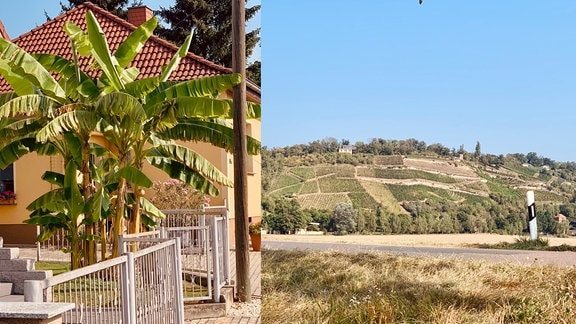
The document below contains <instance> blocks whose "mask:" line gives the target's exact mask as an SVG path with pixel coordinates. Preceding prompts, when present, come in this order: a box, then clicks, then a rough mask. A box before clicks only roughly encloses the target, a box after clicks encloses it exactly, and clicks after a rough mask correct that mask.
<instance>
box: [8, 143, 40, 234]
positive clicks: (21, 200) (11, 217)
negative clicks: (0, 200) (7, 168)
mask: <svg viewBox="0 0 576 324" xmlns="http://www.w3.org/2000/svg"><path fill="white" fill-rule="evenodd" d="M49 167H50V158H49V157H47V156H39V155H36V154H35V153H32V154H28V155H26V156H24V157H23V158H21V159H20V160H18V162H16V163H14V192H15V193H16V201H17V203H16V205H0V223H1V224H22V221H24V220H26V219H28V217H29V215H30V212H29V211H28V210H27V209H26V206H28V205H29V204H30V203H31V202H32V201H34V200H35V199H36V198H38V197H39V196H40V195H42V194H43V193H45V192H47V191H49V190H50V184H49V183H48V182H45V181H43V180H41V177H42V174H44V172H45V171H47V170H48V169H49Z"/></svg>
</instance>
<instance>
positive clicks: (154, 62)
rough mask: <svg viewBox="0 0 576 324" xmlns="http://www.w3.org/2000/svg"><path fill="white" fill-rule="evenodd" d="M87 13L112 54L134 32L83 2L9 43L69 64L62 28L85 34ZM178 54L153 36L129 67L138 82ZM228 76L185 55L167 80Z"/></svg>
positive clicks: (1, 88)
mask: <svg viewBox="0 0 576 324" xmlns="http://www.w3.org/2000/svg"><path fill="white" fill-rule="evenodd" d="M89 10H90V11H92V13H93V14H94V16H95V17H96V19H97V20H98V22H99V24H100V26H101V27H102V30H103V31H104V33H105V34H106V37H107V41H108V46H109V47H110V51H111V52H112V53H113V52H115V51H116V50H117V49H118V47H119V46H120V44H121V43H122V42H123V41H124V40H125V39H126V38H127V37H128V35H129V34H130V33H131V32H132V31H134V30H135V29H136V26H134V25H132V24H130V23H128V22H127V21H125V20H123V19H121V18H119V17H117V16H115V15H113V14H112V13H110V12H108V11H106V10H104V9H102V8H100V7H98V6H96V5H94V4H92V3H91V2H85V3H83V4H81V5H79V6H78V7H76V8H74V9H71V10H70V11H68V12H65V13H63V14H61V15H60V16H58V17H56V18H54V19H52V20H50V21H48V22H46V23H44V24H42V25H40V26H38V27H36V28H34V29H32V30H31V31H29V32H27V33H25V34H22V35H20V36H19V37H17V38H15V39H13V40H12V42H13V43H15V44H16V45H18V46H19V47H20V48H22V49H24V50H25V51H27V52H28V53H31V54H37V53H51V54H55V55H59V56H62V57H64V58H66V59H68V60H72V50H71V48H70V41H69V39H68V35H67V34H66V33H65V32H64V29H63V26H64V24H65V23H66V22H67V21H71V22H73V23H74V24H76V25H77V26H78V27H80V28H82V29H83V30H86V22H85V17H86V13H87V12H88V11H89ZM177 50H178V47H177V46H175V45H174V44H172V43H170V42H168V41H165V40H163V39H161V38H159V37H157V36H154V35H153V36H151V37H150V39H149V40H148V42H147V43H146V44H145V45H144V47H143V48H142V50H141V51H140V53H138V55H137V56H136V57H135V58H134V60H133V61H132V63H131V66H136V67H137V68H138V69H139V70H140V74H139V75H138V79H142V78H147V77H151V76H155V75H158V74H159V73H160V71H161V67H162V66H164V65H166V64H168V62H169V61H170V59H171V58H172V56H173V55H174V54H175V53H176V51H177ZM79 62H80V65H81V68H82V70H83V71H84V72H85V73H87V74H88V75H90V76H91V77H96V71H94V70H93V69H91V68H90V64H91V63H90V60H89V59H88V58H81V59H80V60H79ZM231 72H232V70H231V69H229V68H226V67H223V66H221V65H218V64H215V63H213V62H210V61H208V60H206V59H204V58H202V57H200V56H198V55H194V54H192V53H188V55H187V56H186V57H185V58H183V59H182V61H181V62H180V65H178V68H177V69H176V70H175V71H174V72H173V74H172V75H171V77H170V79H171V80H174V81H182V80H189V79H193V78H198V77H206V76H213V75H219V74H226V73H231ZM8 91H11V88H10V86H9V85H8V84H7V83H6V81H5V80H4V79H3V78H2V77H0V93H1V92H8ZM248 91H250V92H251V93H252V94H254V95H256V96H257V97H258V98H259V97H260V89H259V88H258V87H256V86H253V85H251V84H248Z"/></svg>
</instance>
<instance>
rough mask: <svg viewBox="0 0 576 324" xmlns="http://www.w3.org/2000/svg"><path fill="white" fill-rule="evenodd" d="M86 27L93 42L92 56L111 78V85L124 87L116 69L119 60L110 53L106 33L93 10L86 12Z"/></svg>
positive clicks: (120, 88)
mask: <svg viewBox="0 0 576 324" xmlns="http://www.w3.org/2000/svg"><path fill="white" fill-rule="evenodd" d="M86 28H87V30H88V39H89V40H90V43H91V44H92V50H91V53H92V57H94V59H95V60H96V62H98V65H99V66H100V69H102V72H103V73H104V75H105V76H106V77H107V78H108V80H110V83H111V85H112V86H113V87H114V88H115V89H116V90H122V89H124V84H123V83H122V81H120V75H119V73H118V70H117V69H116V68H117V67H118V68H119V67H120V66H119V64H118V61H117V60H116V58H115V57H114V56H112V55H111V54H110V49H109V48H108V41H107V40H106V35H105V34H104V31H102V28H101V27H100V24H98V21H97V20H96V17H94V14H93V13H92V12H91V11H88V13H86Z"/></svg>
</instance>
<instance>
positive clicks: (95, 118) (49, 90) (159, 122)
mask: <svg viewBox="0 0 576 324" xmlns="http://www.w3.org/2000/svg"><path fill="white" fill-rule="evenodd" d="M156 25H157V20H156V19H155V18H153V19H151V20H149V21H148V22H146V23H144V24H143V25H141V26H140V27H139V28H138V29H136V30H135V31H134V32H133V33H132V34H131V35H130V36H129V37H128V38H127V39H126V41H125V42H123V43H122V44H121V45H120V47H119V48H118V50H117V51H116V52H115V53H114V54H113V55H112V54H111V53H110V49H109V48H108V45H107V41H106V37H105V35H104V32H103V31H102V29H101V27H100V25H99V23H98V21H97V20H96V18H95V17H94V15H93V14H92V13H91V12H88V13H87V15H86V26H87V32H86V33H85V32H84V31H83V30H82V29H80V28H79V27H78V26H75V25H74V24H72V23H70V22H68V23H67V24H66V25H65V31H66V32H67V33H68V35H69V37H70V40H71V45H72V47H73V52H74V55H75V57H74V61H73V62H70V61H68V60H66V59H63V58H61V57H57V56H54V55H48V54H43V55H37V56H31V55H28V54H27V53H25V52H24V51H22V50H21V49H19V48H17V46H15V45H14V44H11V43H10V42H9V41H6V40H3V39H0V74H2V76H3V77H4V78H5V79H6V80H7V81H8V82H9V83H10V85H11V86H12V87H13V89H14V94H11V95H10V96H5V97H4V96H3V97H0V105H1V106H0V118H4V119H2V120H1V121H0V127H1V128H0V135H1V134H2V132H5V133H6V134H9V133H10V134H12V135H13V136H10V137H7V140H3V139H2V138H0V153H3V152H10V154H6V155H5V156H6V158H5V157H4V155H3V154H4V153H3V154H2V155H0V156H1V157H0V165H2V163H9V162H10V161H11V162H13V161H15V160H16V159H18V158H19V157H20V156H22V155H24V154H27V153H28V152H31V151H37V152H44V153H48V152H49V151H50V150H46V149H45V150H41V149H40V148H42V147H44V148H46V147H50V144H53V143H55V141H57V140H58V139H59V138H60V137H62V136H63V135H64V134H73V135H74V136H77V137H78V139H79V145H80V151H81V152H82V154H81V157H80V158H79V161H80V162H79V163H76V164H75V165H76V166H77V168H78V169H79V170H80V171H81V173H82V174H83V177H82V184H81V190H80V192H81V193H82V194H83V201H84V206H88V205H90V204H91V203H93V202H94V201H95V198H94V197H96V196H97V195H100V196H102V195H105V194H111V193H110V192H109V191H107V190H108V189H106V190H105V189H104V188H106V186H104V185H103V184H100V185H96V186H95V185H94V182H98V181H103V179H104V178H110V179H113V180H114V181H115V182H112V183H115V184H114V185H113V186H110V185H108V186H107V187H108V188H110V187H114V188H115V196H116V199H115V206H114V207H115V208H113V209H114V210H115V214H114V216H110V217H112V218H113V223H114V227H113V228H114V233H113V242H114V245H113V253H116V252H117V239H116V238H117V236H118V235H119V234H120V230H121V228H122V221H123V219H124V218H125V216H126V215H127V214H128V212H127V204H126V199H127V190H126V189H127V186H128V183H131V184H132V186H133V188H134V204H133V206H132V213H131V215H132V219H131V223H130V230H131V232H138V231H139V230H140V226H141V222H142V221H141V210H142V209H145V210H146V211H147V212H148V213H150V214H153V215H156V216H158V217H162V216H163V215H162V214H161V213H160V212H159V211H158V210H156V209H154V208H153V206H152V205H151V204H150V202H148V201H147V200H146V199H145V198H144V196H143V190H141V188H146V187H148V186H150V185H151V181H149V180H150V179H148V178H147V177H146V176H145V175H144V174H143V173H142V169H143V164H144V162H146V161H147V162H149V163H150V164H151V165H153V166H155V167H158V168H160V169H161V170H163V171H165V172H166V173H167V174H168V175H169V176H171V177H174V178H178V179H181V180H184V181H185V182H186V183H187V184H189V185H191V186H193V187H195V188H197V189H199V190H200V191H202V192H204V193H207V194H211V195H216V194H218V189H217V187H216V185H217V184H219V185H225V186H231V185H232V182H231V181H230V180H229V179H228V178H227V177H226V176H225V175H224V174H223V173H222V172H220V171H219V170H218V169H217V168H216V167H215V166H214V165H212V164H211V163H209V162H208V161H207V160H206V159H204V158H203V157H201V156H200V155H199V154H197V153H196V152H194V151H193V150H191V149H189V148H187V147H185V146H181V145H178V144H176V143H175V142H174V141H173V140H175V139H180V140H189V141H203V142H207V143H211V144H213V145H215V146H217V147H222V148H224V149H226V150H229V151H232V150H233V144H232V143H233V134H234V132H233V129H232V126H231V125H230V122H229V120H230V118H231V116H232V110H233V104H232V102H231V101H230V100H226V99H221V98H220V96H221V94H222V93H223V92H224V91H226V90H228V89H230V88H231V87H232V86H234V85H236V84H238V83H239V82H240V76H239V75H237V74H230V75H220V76H214V77H208V78H201V79H196V80H192V81H186V82H171V81H168V79H169V77H170V75H171V73H172V72H173V71H174V70H175V69H176V68H177V65H178V63H179V61H180V60H181V59H182V58H183V57H184V56H185V55H186V52H187V48H188V46H189V44H190V40H191V37H188V39H187V40H186V42H185V44H184V45H183V46H182V47H181V48H180V49H179V50H178V51H177V53H176V55H175V56H174V57H173V58H172V60H171V61H170V62H169V63H168V64H167V65H166V66H165V67H164V68H163V69H162V72H161V73H160V74H159V75H158V76H156V77H150V78H145V79H140V80H137V77H138V75H139V71H138V69H136V68H134V67H130V68H129V67H128V66H129V64H130V62H132V60H133V59H134V57H135V56H136V55H137V53H138V52H139V51H140V49H141V48H142V46H144V44H145V43H146V41H147V40H148V38H149V37H150V35H151V34H152V32H153V30H154V29H155V27H156ZM76 55H80V56H90V57H92V58H93V59H94V62H95V64H96V66H97V68H98V69H100V70H101V72H102V73H101V77H99V78H98V79H97V80H94V79H92V78H90V77H89V76H87V75H86V74H84V73H83V72H82V71H80V68H79V64H78V59H77V57H76ZM50 72H52V73H56V74H58V75H59V76H60V78H59V81H56V79H54V78H53V77H52V75H51V74H50ZM247 117H248V118H260V106H259V105H256V104H249V106H248V116H247ZM93 131H98V132H100V133H101V134H102V136H103V137H104V138H105V139H106V140H107V141H108V144H109V145H107V146H108V147H109V150H108V151H107V161H113V163H115V164H116V165H115V166H114V167H111V168H109V170H110V174H108V175H106V176H103V175H99V176H98V177H96V178H95V177H94V175H95V171H94V170H95V168H94V165H93V164H91V162H90V161H91V158H90V156H91V155H90V154H91V145H90V142H89V141H90V139H91V134H92V132H93ZM8 139H9V140H8ZM248 144H249V153H250V154H258V152H259V147H260V143H259V142H258V141H256V140H255V139H253V138H248ZM53 151H54V150H52V151H51V152H52V153H53ZM3 159H4V160H3ZM70 168H72V167H70ZM106 201H107V202H110V201H112V199H107V200H106ZM97 210H103V211H104V209H97ZM111 210H112V208H109V209H107V210H106V211H105V212H106V213H109V212H110V211H111ZM75 211H76V210H75ZM97 213H98V214H97V215H91V214H90V208H84V209H83V214H82V215H83V216H84V217H85V218H86V219H94V218H95V217H100V218H102V214H101V213H100V212H97ZM72 215H75V214H74V213H72ZM107 215H108V214H107ZM100 224H102V223H100ZM86 225H87V226H88V228H91V226H92V225H91V224H88V223H87V224H86ZM87 233H88V234H87V235H88V236H91V235H92V234H91V233H93V231H92V230H88V231H87ZM89 254H90V255H93V253H92V252H91V253H89ZM90 262H91V261H90Z"/></svg>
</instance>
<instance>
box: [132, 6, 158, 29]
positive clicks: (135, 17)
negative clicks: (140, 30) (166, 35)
mask: <svg viewBox="0 0 576 324" xmlns="http://www.w3.org/2000/svg"><path fill="white" fill-rule="evenodd" d="M153 16H154V12H153V11H152V9H150V8H148V7H146V6H140V7H132V8H128V22H129V23H131V24H132V25H134V26H140V25H142V24H143V23H145V22H146V21H148V19H150V18H152V17H153Z"/></svg>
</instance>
